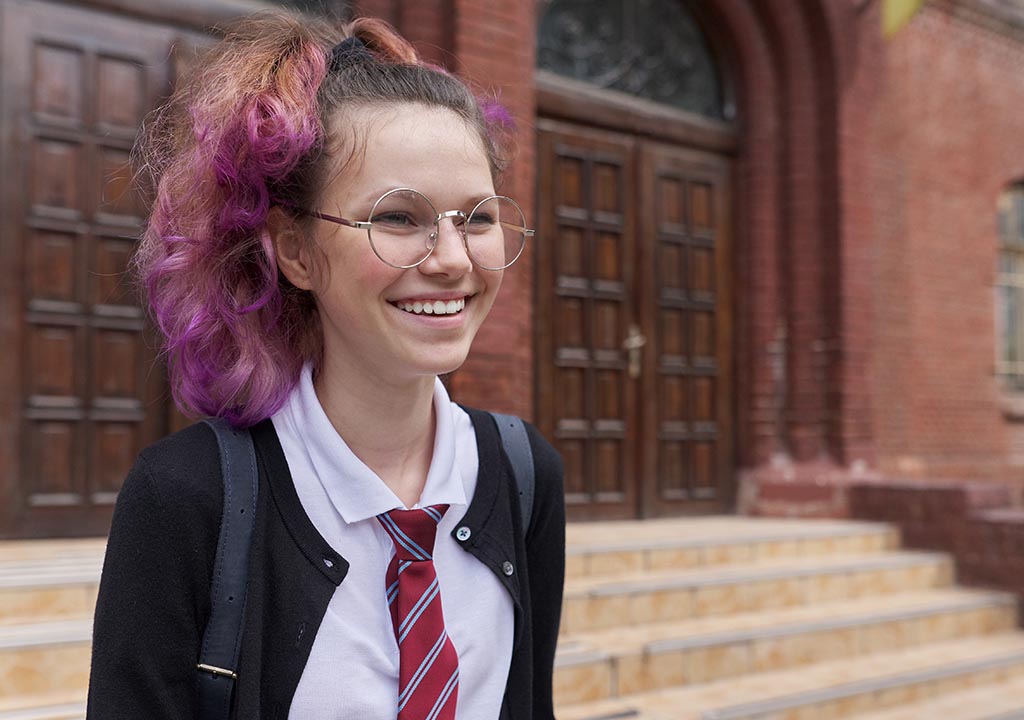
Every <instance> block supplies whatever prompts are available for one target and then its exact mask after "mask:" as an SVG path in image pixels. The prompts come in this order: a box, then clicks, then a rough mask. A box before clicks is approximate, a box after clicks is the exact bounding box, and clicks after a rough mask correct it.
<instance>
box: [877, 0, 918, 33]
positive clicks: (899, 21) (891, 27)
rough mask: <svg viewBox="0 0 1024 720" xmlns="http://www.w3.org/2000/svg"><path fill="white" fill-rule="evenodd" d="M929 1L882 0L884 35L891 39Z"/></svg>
mask: <svg viewBox="0 0 1024 720" xmlns="http://www.w3.org/2000/svg"><path fill="white" fill-rule="evenodd" d="M926 2H928V0H882V33H883V34H884V35H885V36H886V37H891V36H892V35H894V34H895V33H896V32H897V31H898V30H899V29H900V28H902V27H903V26H904V25H906V24H907V23H908V22H910V19H911V18H912V17H914V15H916V14H917V12H918V11H919V10H920V9H921V8H923V7H924V5H925V3H926Z"/></svg>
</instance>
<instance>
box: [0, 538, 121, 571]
mask: <svg viewBox="0 0 1024 720" xmlns="http://www.w3.org/2000/svg"><path fill="white" fill-rule="evenodd" d="M106 546H107V540H106V538H82V539H79V540H3V541H0V565H4V564H6V563H8V562H17V561H23V560H29V561H36V560H48V561H49V560H59V559H64V560H72V559H97V558H98V559H100V560H102V559H103V551H104V549H105V548H106Z"/></svg>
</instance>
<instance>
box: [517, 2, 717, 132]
mask: <svg viewBox="0 0 1024 720" xmlns="http://www.w3.org/2000/svg"><path fill="white" fill-rule="evenodd" d="M537 63H538V66H539V67H540V68H541V69H544V70H550V71H551V72H554V73H557V74H558V75H562V76H565V77H570V78H573V79H576V80H583V81H585V82H588V83H590V84H592V85H596V86H598V87H601V88H606V89H610V90H619V91H622V92H626V93H629V94H631V95H636V96H639V97H643V98H647V99H650V100H654V101H656V102H659V103H665V104H667V105H672V106H675V107H678V108H682V109H684V110H688V111H690V112H694V113H698V114H700V115H705V116H707V117H712V118H716V119H724V118H729V117H731V116H732V114H733V111H732V109H731V106H730V105H728V104H727V103H726V102H725V99H724V95H723V91H722V83H721V78H720V74H719V71H718V67H717V64H716V63H715V60H714V57H713V55H712V53H711V50H710V48H709V47H708V44H707V41H706V40H705V38H704V35H703V34H702V33H701V31H700V29H699V28H698V27H697V24H696V23H695V22H694V20H693V18H692V17H691V16H690V14H689V13H688V12H687V11H686V9H685V8H684V6H683V1H682V0H546V2H544V3H543V4H542V6H541V19H540V24H539V27H538V38H537Z"/></svg>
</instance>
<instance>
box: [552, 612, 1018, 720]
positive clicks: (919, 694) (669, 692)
mask: <svg viewBox="0 0 1024 720" xmlns="http://www.w3.org/2000/svg"><path fill="white" fill-rule="evenodd" d="M1021 678H1024V633H1020V632H1012V633H1005V634H999V635H991V636H985V637H981V638H968V639H960V640H955V641H948V642H943V643H930V644H928V645H925V646H921V647H915V648H911V649H906V650H898V651H892V652H886V653H873V654H871V655H867V656H861V657H856V658H850V659H845V660H833V661H830V662H822V663H817V664H814V665H810V666H804V667H799V668H794V669H789V670H782V671H776V672H764V673H757V674H753V675H746V676H739V677H731V678H727V679H723V680H719V681H717V682H711V683H705V684H702V685H694V686H691V687H683V688H671V689H665V690H656V691H653V692H645V693H637V694H634V695H630V696H627V697H623V698H617V699H611V700H601V701H597V702H589V703H579V704H573V705H561V706H559V708H558V709H557V716H558V718H559V720H611V719H612V718H630V719H631V720H783V719H785V720H822V719H824V718H830V719H831V718H845V717H853V716H855V715H856V714H857V713H867V712H872V711H877V710H881V709H883V708H890V707H894V706H896V705H899V704H903V703H909V702H913V701H918V700H920V699H922V698H933V699H937V698H938V697H940V696H943V695H946V694H949V693H953V692H958V691H962V690H964V689H966V688H968V687H971V686H976V685H981V684H994V683H1003V682H1009V681H1012V682H1017V681H1019V680H1020V679H1021ZM937 717H942V716H937ZM947 717H951V719H952V717H955V716H947ZM920 720H931V718H929V717H928V716H921V718H920Z"/></svg>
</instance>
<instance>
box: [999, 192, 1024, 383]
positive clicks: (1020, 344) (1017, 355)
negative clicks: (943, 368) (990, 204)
mask: <svg viewBox="0 0 1024 720" xmlns="http://www.w3.org/2000/svg"><path fill="white" fill-rule="evenodd" d="M996 372H998V373H999V375H1001V376H1002V378H1003V381H1004V383H1005V387H1006V388H1007V389H1009V390H1024V183H1018V184H1016V185H1012V186H1011V187H1010V188H1008V189H1007V190H1006V191H1005V192H1003V194H1002V195H1000V197H999V272H998V273H997V277H996Z"/></svg>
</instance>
